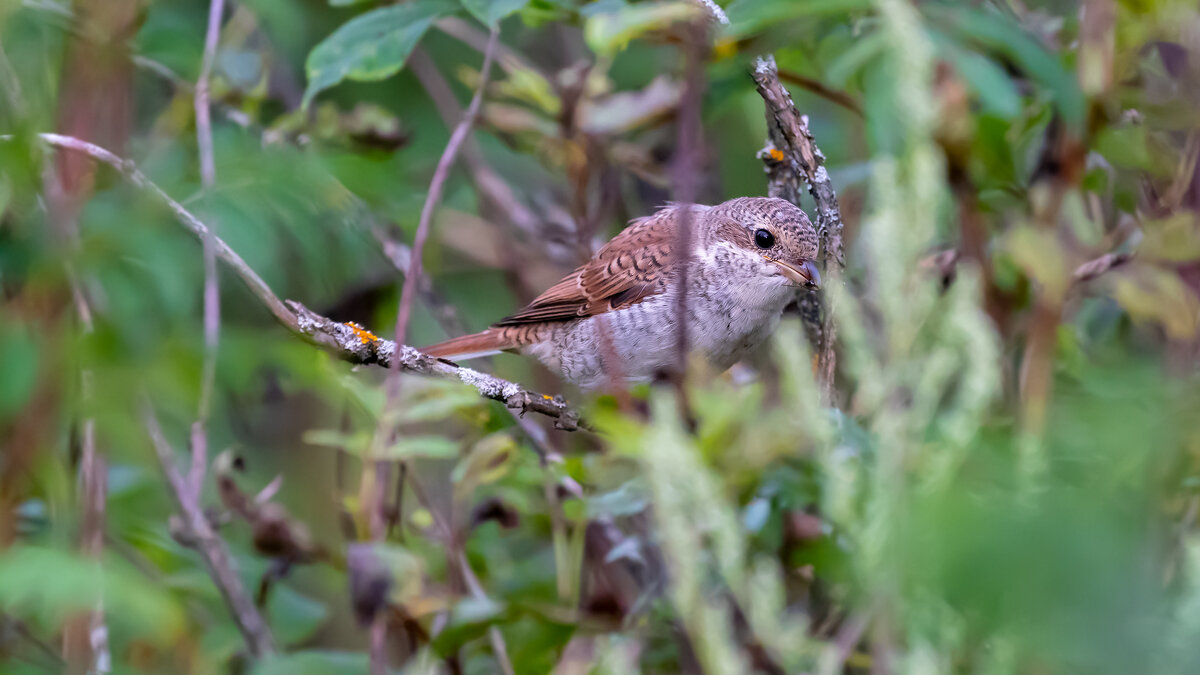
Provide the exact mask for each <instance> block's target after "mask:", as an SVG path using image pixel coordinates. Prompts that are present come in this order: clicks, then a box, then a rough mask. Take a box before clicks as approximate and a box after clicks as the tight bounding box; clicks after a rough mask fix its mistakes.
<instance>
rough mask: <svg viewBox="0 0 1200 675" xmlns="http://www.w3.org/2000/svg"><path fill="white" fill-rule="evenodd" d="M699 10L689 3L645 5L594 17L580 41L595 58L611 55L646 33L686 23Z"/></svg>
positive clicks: (620, 9)
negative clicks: (584, 42) (601, 55)
mask: <svg viewBox="0 0 1200 675" xmlns="http://www.w3.org/2000/svg"><path fill="white" fill-rule="evenodd" d="M700 13H701V10H700V8H699V6H698V5H696V4H693V3H691V2H666V3H662V2H659V3H646V4H642V5H633V6H628V7H622V8H619V9H618V10H617V11H615V12H603V13H598V14H596V15H594V16H592V17H590V18H589V19H588V20H587V24H586V25H585V26H584V29H583V35H584V40H585V41H586V42H587V44H588V46H589V47H591V48H592V51H594V52H596V53H597V54H614V53H616V52H619V51H621V50H622V49H624V48H625V45H627V44H629V42H630V41H631V40H634V39H636V38H638V37H640V36H642V35H644V34H646V33H649V32H650V31H655V30H662V29H664V28H667V27H669V26H670V25H671V24H673V23H676V22H679V21H690V20H692V19H694V18H695V17H697V16H699V15H700Z"/></svg>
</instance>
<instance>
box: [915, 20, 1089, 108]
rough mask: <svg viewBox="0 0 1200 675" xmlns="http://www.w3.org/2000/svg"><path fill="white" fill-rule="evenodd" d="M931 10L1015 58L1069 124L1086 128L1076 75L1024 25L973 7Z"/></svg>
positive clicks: (980, 41) (961, 31) (976, 39)
mask: <svg viewBox="0 0 1200 675" xmlns="http://www.w3.org/2000/svg"><path fill="white" fill-rule="evenodd" d="M928 11H929V13H930V15H931V16H932V17H933V18H935V19H939V20H941V21H943V22H945V24H947V25H948V26H949V27H950V28H952V29H953V30H954V31H955V32H957V33H958V35H959V36H960V38H963V39H965V40H968V41H971V42H974V43H976V44H978V45H982V46H984V47H987V48H989V49H994V50H996V51H997V52H999V53H1000V54H1003V55H1004V56H1006V57H1007V58H1009V59H1011V60H1012V62H1013V63H1015V64H1016V65H1017V67H1018V68H1020V69H1021V71H1022V72H1024V73H1025V74H1026V75H1027V76H1028V77H1029V78H1030V79H1032V80H1034V81H1035V82H1037V83H1038V84H1040V85H1041V86H1042V87H1044V88H1045V89H1046V90H1047V91H1048V92H1049V93H1050V94H1051V96H1053V97H1054V102H1055V104H1056V105H1057V106H1058V110H1059V112H1060V113H1061V114H1062V116H1063V119H1064V120H1065V121H1066V122H1067V124H1069V125H1070V126H1071V127H1072V128H1074V129H1077V130H1078V129H1081V128H1082V126H1083V122H1084V114H1085V112H1086V101H1085V99H1084V96H1083V92H1082V91H1081V90H1080V89H1079V83H1078V82H1077V81H1076V79H1075V75H1074V74H1073V73H1072V72H1071V71H1070V70H1068V69H1067V68H1066V66H1064V65H1063V63H1062V62H1061V61H1060V60H1059V59H1058V57H1057V56H1055V55H1054V54H1051V53H1050V52H1048V51H1046V49H1045V48H1044V47H1042V45H1040V44H1039V43H1038V42H1037V40H1035V39H1034V38H1033V37H1032V36H1030V35H1029V34H1028V33H1027V32H1026V31H1025V29H1024V28H1022V27H1021V26H1020V25H1018V24H1017V23H1016V22H1014V21H1012V20H1011V19H1009V18H1008V17H1006V16H1003V15H1000V14H998V13H996V12H991V11H981V10H978V9H975V8H972V7H963V6H955V7H953V8H951V7H941V6H936V7H930V8H929V10H928Z"/></svg>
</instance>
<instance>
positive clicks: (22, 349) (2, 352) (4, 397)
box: [0, 319, 38, 419]
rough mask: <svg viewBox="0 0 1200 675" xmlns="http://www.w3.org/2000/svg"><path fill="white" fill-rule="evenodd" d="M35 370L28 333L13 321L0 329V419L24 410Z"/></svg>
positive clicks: (34, 351) (32, 343)
mask: <svg viewBox="0 0 1200 675" xmlns="http://www.w3.org/2000/svg"><path fill="white" fill-rule="evenodd" d="M10 321H11V319H10ZM37 371H38V346H37V343H36V342H35V341H34V339H33V337H32V336H31V335H29V333H28V331H26V330H23V328H22V326H21V324H20V323H18V322H15V321H12V322H11V323H9V325H7V326H4V327H3V328H0V373H4V377H0V419H3V418H4V417H5V416H7V414H8V413H12V412H15V411H17V410H20V409H21V408H22V407H24V405H25V401H27V400H28V399H29V396H30V395H31V394H32V393H33V387H34V385H36V384H37Z"/></svg>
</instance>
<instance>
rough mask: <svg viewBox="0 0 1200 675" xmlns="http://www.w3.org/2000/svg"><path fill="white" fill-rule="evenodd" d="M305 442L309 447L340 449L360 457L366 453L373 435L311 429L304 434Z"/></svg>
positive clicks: (360, 432) (363, 432)
mask: <svg viewBox="0 0 1200 675" xmlns="http://www.w3.org/2000/svg"><path fill="white" fill-rule="evenodd" d="M303 440H304V442H305V443H308V444H309V445H320V446H323V447H327V448H338V449H340V450H345V451H346V452H348V453H350V454H354V455H358V454H362V453H363V452H365V451H366V448H367V445H368V444H369V443H370V442H371V434H370V432H367V431H359V432H356V433H346V432H344V431H336V430H333V429H310V430H308V431H306V432H304V437H303Z"/></svg>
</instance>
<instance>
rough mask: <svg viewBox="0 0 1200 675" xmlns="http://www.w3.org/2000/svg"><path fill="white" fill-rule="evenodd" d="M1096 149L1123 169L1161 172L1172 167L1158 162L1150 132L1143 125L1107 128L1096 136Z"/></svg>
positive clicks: (1114, 164)
mask: <svg viewBox="0 0 1200 675" xmlns="http://www.w3.org/2000/svg"><path fill="white" fill-rule="evenodd" d="M1095 148H1096V151H1097V152H1099V153H1100V154H1101V155H1104V159H1107V160H1108V161H1109V162H1111V163H1112V165H1113V166H1115V167H1118V168H1121V169H1140V170H1142V171H1156V170H1159V171H1160V170H1162V169H1163V168H1164V167H1166V166H1170V165H1171V164H1170V163H1169V162H1166V161H1156V159H1155V157H1154V154H1153V153H1152V152H1151V146H1150V135H1149V132H1148V130H1147V129H1146V127H1145V126H1142V125H1124V126H1119V127H1105V128H1104V129H1101V130H1100V132H1099V133H1098V134H1097V135H1096V140H1095Z"/></svg>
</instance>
